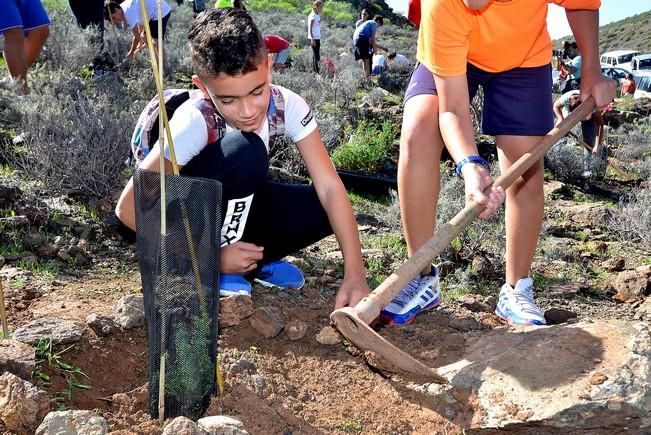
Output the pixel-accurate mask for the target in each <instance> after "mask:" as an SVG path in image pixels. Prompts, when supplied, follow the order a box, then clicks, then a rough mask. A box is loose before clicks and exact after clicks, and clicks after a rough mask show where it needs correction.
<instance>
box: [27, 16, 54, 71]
mask: <svg viewBox="0 0 651 435" xmlns="http://www.w3.org/2000/svg"><path fill="white" fill-rule="evenodd" d="M48 36H50V26H41V27H37V28H35V29H31V30H29V31H27V37H26V38H25V60H26V62H27V68H29V67H30V66H32V65H33V64H34V61H35V60H36V58H37V57H38V55H39V54H40V53H41V49H42V48H43V45H45V41H47V38H48Z"/></svg>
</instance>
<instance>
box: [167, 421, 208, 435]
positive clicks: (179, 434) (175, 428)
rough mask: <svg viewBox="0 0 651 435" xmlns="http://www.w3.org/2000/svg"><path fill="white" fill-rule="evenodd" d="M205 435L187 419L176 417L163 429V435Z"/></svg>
mask: <svg viewBox="0 0 651 435" xmlns="http://www.w3.org/2000/svg"><path fill="white" fill-rule="evenodd" d="M205 433H206V432H205V431H203V430H201V429H199V426H197V424H196V423H195V422H194V421H192V420H190V419H189V418H187V417H176V418H175V419H174V420H172V421H171V422H169V423H168V424H167V426H165V429H163V435H203V434H205Z"/></svg>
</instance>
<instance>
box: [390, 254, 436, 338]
mask: <svg viewBox="0 0 651 435" xmlns="http://www.w3.org/2000/svg"><path fill="white" fill-rule="evenodd" d="M440 303H441V285H440V283H439V272H438V269H437V268H436V266H434V265H432V271H431V272H430V273H429V274H428V275H423V276H420V275H419V276H417V277H416V278H414V279H412V280H411V281H409V284H407V286H406V287H405V288H404V289H402V291H401V292H400V293H398V295H397V296H396V297H395V298H393V300H392V301H391V302H389V304H388V305H387V306H386V307H385V308H384V309H383V310H382V311H380V321H382V322H383V323H386V324H388V325H393V326H398V325H408V324H410V323H411V322H413V321H414V319H415V318H416V316H417V315H418V314H419V313H421V312H423V311H429V310H432V309H434V308H436V307H437V306H438V305H439V304H440Z"/></svg>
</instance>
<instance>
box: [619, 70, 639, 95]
mask: <svg viewBox="0 0 651 435" xmlns="http://www.w3.org/2000/svg"><path fill="white" fill-rule="evenodd" d="M635 88H636V86H635V80H634V79H633V74H631V73H626V76H625V78H624V83H622V91H621V92H622V97H632V96H633V94H634V93H635Z"/></svg>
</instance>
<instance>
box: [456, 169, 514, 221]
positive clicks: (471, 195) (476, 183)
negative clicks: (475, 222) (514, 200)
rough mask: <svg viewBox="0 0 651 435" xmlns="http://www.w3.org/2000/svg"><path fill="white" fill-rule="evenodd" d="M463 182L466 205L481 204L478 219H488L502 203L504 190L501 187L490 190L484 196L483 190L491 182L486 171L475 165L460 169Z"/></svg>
mask: <svg viewBox="0 0 651 435" xmlns="http://www.w3.org/2000/svg"><path fill="white" fill-rule="evenodd" d="M461 173H462V174H463V179H464V180H465V190H466V204H467V203H468V202H470V201H475V202H477V203H479V204H482V205H483V206H484V207H486V208H484V210H483V211H482V212H481V213H480V214H479V218H480V219H488V218H489V217H491V216H492V215H493V214H495V212H496V211H497V209H498V208H499V207H500V206H501V205H502V203H503V202H504V197H505V194H504V189H503V188H502V187H497V188H492V189H491V191H490V194H489V195H488V196H487V195H485V194H484V189H486V187H487V186H488V185H489V184H490V183H492V182H493V180H492V178H491V177H490V175H489V174H488V170H487V169H486V168H485V167H483V166H481V165H477V164H467V165H464V166H463V168H462V169H461Z"/></svg>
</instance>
